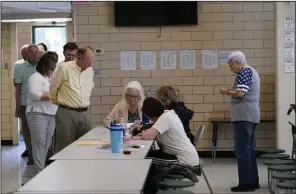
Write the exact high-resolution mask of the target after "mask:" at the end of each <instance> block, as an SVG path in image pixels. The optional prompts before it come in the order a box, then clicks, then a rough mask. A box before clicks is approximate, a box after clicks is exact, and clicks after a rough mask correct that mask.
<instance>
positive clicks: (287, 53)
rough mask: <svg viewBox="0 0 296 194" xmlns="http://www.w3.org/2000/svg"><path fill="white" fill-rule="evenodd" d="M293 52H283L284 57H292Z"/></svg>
mask: <svg viewBox="0 0 296 194" xmlns="http://www.w3.org/2000/svg"><path fill="white" fill-rule="evenodd" d="M294 56H295V55H294V52H285V58H286V59H294Z"/></svg>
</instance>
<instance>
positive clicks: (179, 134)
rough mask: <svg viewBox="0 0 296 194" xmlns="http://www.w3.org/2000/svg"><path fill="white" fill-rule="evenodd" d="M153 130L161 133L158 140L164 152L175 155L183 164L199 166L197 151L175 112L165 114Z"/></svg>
mask: <svg viewBox="0 0 296 194" xmlns="http://www.w3.org/2000/svg"><path fill="white" fill-rule="evenodd" d="M153 128H155V129H157V130H158V132H159V134H158V135H157V138H156V140H157V142H158V143H159V145H160V148H161V149H162V151H163V152H165V153H167V154H171V155H175V156H176V157H177V158H178V160H179V162H180V163H181V164H186V165H191V166H197V165H199V157H198V154H197V151H196V149H195V148H194V146H193V145H192V143H191V142H190V140H189V139H188V137H187V135H186V133H185V131H184V128H183V124H182V122H181V120H180V119H179V117H178V115H177V114H176V113H175V111H174V110H169V111H166V112H165V113H163V114H162V115H161V116H160V117H159V118H158V119H157V121H156V122H155V123H154V125H153Z"/></svg>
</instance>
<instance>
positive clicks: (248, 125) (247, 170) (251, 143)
mask: <svg viewBox="0 0 296 194" xmlns="http://www.w3.org/2000/svg"><path fill="white" fill-rule="evenodd" d="M233 128H234V146H235V153H236V157H237V166H238V177H239V184H240V185H244V184H254V183H257V182H258V181H259V175H258V168H257V162H256V154H255V128H256V123H252V122H248V121H235V122H233Z"/></svg>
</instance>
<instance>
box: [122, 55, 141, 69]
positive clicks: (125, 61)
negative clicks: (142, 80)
mask: <svg viewBox="0 0 296 194" xmlns="http://www.w3.org/2000/svg"><path fill="white" fill-rule="evenodd" d="M120 68H121V70H136V68H137V64H136V51H121V53H120Z"/></svg>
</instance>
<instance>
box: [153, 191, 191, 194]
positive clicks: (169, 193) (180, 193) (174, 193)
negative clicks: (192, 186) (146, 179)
mask: <svg viewBox="0 0 296 194" xmlns="http://www.w3.org/2000/svg"><path fill="white" fill-rule="evenodd" d="M157 194H194V193H193V192H192V191H186V190H174V191H172V190H169V191H159V192H157Z"/></svg>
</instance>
